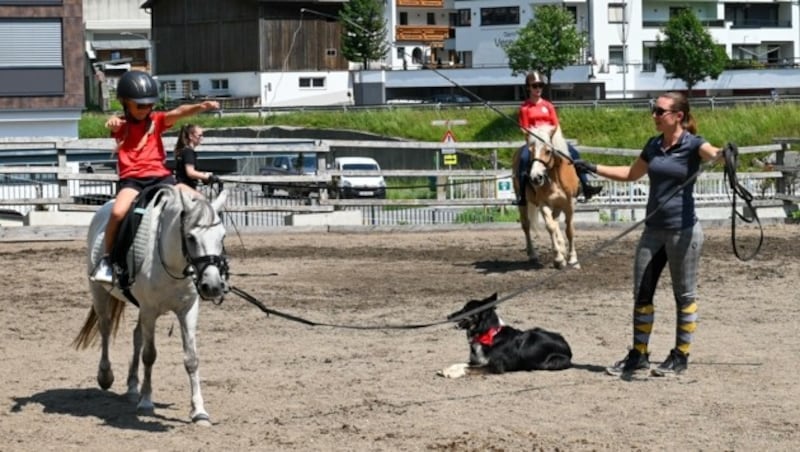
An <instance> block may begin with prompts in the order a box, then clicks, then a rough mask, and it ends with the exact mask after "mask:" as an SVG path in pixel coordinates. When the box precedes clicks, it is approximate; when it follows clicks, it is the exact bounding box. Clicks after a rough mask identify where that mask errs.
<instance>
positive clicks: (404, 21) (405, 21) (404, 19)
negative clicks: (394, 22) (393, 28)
mask: <svg viewBox="0 0 800 452" xmlns="http://www.w3.org/2000/svg"><path fill="white" fill-rule="evenodd" d="M400 25H408V13H400Z"/></svg>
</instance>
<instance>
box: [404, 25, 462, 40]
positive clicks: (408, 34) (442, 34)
mask: <svg viewBox="0 0 800 452" xmlns="http://www.w3.org/2000/svg"><path fill="white" fill-rule="evenodd" d="M449 37H450V27H448V26H440V25H398V26H397V29H396V37H395V40H396V41H420V42H442V43H443V42H444V40H445V39H447V38H449Z"/></svg>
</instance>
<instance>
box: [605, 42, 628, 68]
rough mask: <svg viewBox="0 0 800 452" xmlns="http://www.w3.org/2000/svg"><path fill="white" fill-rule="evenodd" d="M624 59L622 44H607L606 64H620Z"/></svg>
mask: <svg viewBox="0 0 800 452" xmlns="http://www.w3.org/2000/svg"><path fill="white" fill-rule="evenodd" d="M624 59H625V55H623V50H622V46H608V64H616V65H618V66H622V64H623V63H624Z"/></svg>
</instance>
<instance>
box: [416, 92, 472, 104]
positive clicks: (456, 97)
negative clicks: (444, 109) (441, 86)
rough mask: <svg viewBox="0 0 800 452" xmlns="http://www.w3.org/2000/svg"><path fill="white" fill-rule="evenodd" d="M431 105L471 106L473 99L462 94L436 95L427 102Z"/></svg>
mask: <svg viewBox="0 0 800 452" xmlns="http://www.w3.org/2000/svg"><path fill="white" fill-rule="evenodd" d="M427 103H430V104H471V103H472V99H470V98H469V97H467V96H464V95H462V94H434V95H433V96H431V98H430V99H429V100H428V101H427Z"/></svg>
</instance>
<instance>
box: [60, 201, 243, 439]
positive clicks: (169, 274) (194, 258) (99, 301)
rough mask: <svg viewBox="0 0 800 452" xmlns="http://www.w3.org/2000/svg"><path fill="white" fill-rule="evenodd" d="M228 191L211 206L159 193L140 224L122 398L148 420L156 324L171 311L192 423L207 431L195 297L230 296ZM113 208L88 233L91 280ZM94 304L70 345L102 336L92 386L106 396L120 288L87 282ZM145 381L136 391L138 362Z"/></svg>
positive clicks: (122, 298) (98, 216)
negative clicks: (134, 317) (134, 313)
mask: <svg viewBox="0 0 800 452" xmlns="http://www.w3.org/2000/svg"><path fill="white" fill-rule="evenodd" d="M226 196H227V192H226V191H222V193H220V195H219V196H218V197H217V198H216V199H215V200H214V201H213V202H209V201H207V200H205V199H198V198H193V197H191V196H190V195H188V194H186V193H184V192H182V191H180V190H179V189H177V188H176V187H172V186H167V187H164V188H161V189H159V191H158V193H156V195H155V196H154V197H153V199H152V201H151V202H150V203H149V205H148V208H147V210H146V212H145V214H144V216H143V217H142V221H141V225H140V227H139V231H138V233H137V234H136V239H135V241H134V244H133V245H132V248H133V249H134V250H135V252H136V258H135V260H134V262H133V263H134V268H133V269H131V270H130V274H131V277H132V278H133V279H134V282H133V284H132V285H131V287H130V289H129V290H130V293H131V294H132V295H133V296H134V298H135V299H136V300H137V301H138V303H139V318H138V323H137V325H136V328H135V329H134V331H133V359H132V360H131V365H130V369H129V371H128V391H127V395H128V398H129V399H130V400H131V401H137V400H138V405H137V412H139V413H141V414H152V413H153V411H154V405H153V401H152V386H151V374H152V369H153V363H154V362H155V360H156V346H155V341H154V334H155V325H156V319H157V318H158V317H159V316H161V315H162V314H165V313H166V312H168V311H172V312H174V313H175V315H176V316H177V317H178V321H179V322H180V327H181V339H182V340H183V357H184V358H183V363H184V367H185V368H186V372H187V373H188V374H189V382H190V385H191V390H192V410H191V413H190V416H191V419H192V421H193V422H195V423H197V424H201V425H211V423H210V420H209V416H208V413H207V412H206V410H205V407H204V406H203V396H202V394H201V392H200V376H199V373H198V371H197V368H198V362H199V361H198V358H197V344H196V342H195V333H196V330H197V318H198V312H199V309H200V303H199V302H200V298H202V299H204V300H215V299H219V298H221V297H222V296H223V295H224V293H225V292H226V291H227V290H228V286H227V281H226V278H227V274H228V269H227V261H226V259H225V254H224V246H223V240H224V237H225V227H224V226H223V224H222V221H221V220H220V217H219V211H220V208H221V206H222V204H223V203H224V202H225V198H226ZM112 204H113V201H111V202H109V203H106V204H105V205H104V206H103V207H101V208H100V209H99V210H98V211H97V213H96V214H95V216H94V218H92V222H91V224H90V226H89V234H88V258H89V259H88V269H87V273H91V272H92V271H93V269H94V268H95V265H96V264H97V262H98V261H99V260H100V258H101V256H102V254H103V238H104V235H105V228H106V223H107V222H108V218H109V215H110V214H111V207H112ZM89 289H90V290H91V293H92V297H93V299H94V303H93V306H92V308H91V309H90V311H89V316H88V318H87V319H86V322H85V324H84V325H83V328H82V329H81V331H80V333H79V334H78V336H77V337H76V338H75V341H74V342H73V345H75V347H76V348H86V347H88V346H89V345H91V344H92V343H94V342H95V340H96V338H97V333H98V332H99V333H100V337H101V347H102V354H101V356H100V364H99V366H98V371H97V383H98V384H99V385H100V387H101V388H103V389H108V388H110V387H111V384H112V383H113V382H114V373H113V372H112V371H111V362H110V361H109V357H108V347H109V336H110V334H111V333H112V332H113V333H114V334H116V332H117V329H118V327H119V322H120V317H121V314H122V312H123V309H124V307H125V303H126V301H125V300H126V299H127V298H126V297H125V295H124V294H123V292H122V291H121V290H120V289H119V288H118V287H116V286H115V287H114V288H113V289H112V288H110V286H106V285H103V284H102V283H97V282H91V281H90V282H89ZM140 354H141V360H142V364H144V378H143V380H142V386H141V392H140V390H139V387H138V386H139V376H138V373H139V357H140Z"/></svg>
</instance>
